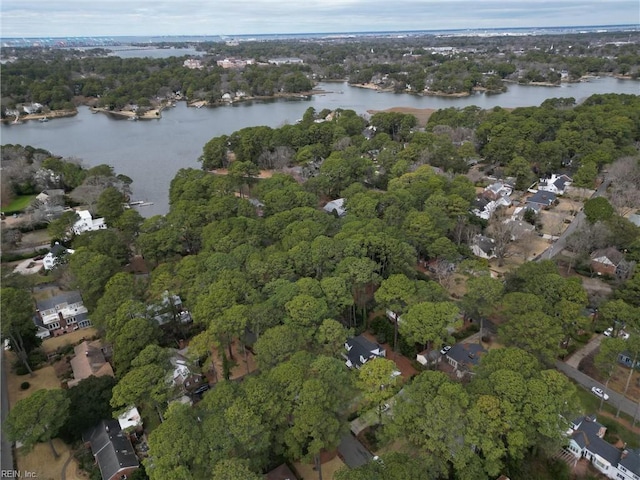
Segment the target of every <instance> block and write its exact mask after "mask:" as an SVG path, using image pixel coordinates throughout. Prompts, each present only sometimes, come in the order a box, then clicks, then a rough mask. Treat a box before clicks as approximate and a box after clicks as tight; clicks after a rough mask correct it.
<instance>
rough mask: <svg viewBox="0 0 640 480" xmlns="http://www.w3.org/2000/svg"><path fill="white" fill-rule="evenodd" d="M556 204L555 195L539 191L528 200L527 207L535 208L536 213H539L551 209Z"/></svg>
mask: <svg viewBox="0 0 640 480" xmlns="http://www.w3.org/2000/svg"><path fill="white" fill-rule="evenodd" d="M555 202H556V194H555V193H553V192H545V191H544V190H538V191H537V192H536V193H534V194H533V195H531V196H530V197H529V198H527V203H526V206H527V207H529V208H533V209H534V210H535V211H536V212H539V211H540V210H541V209H547V208H549V207H550V206H551V205H553V204H554V203H555Z"/></svg>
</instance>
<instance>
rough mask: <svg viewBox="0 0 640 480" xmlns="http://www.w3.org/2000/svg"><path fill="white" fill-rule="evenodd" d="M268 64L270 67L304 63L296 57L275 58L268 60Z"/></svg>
mask: <svg viewBox="0 0 640 480" xmlns="http://www.w3.org/2000/svg"><path fill="white" fill-rule="evenodd" d="M268 62H269V63H270V64H271V65H294V64H302V63H304V61H303V60H302V59H301V58H297V57H277V58H270V59H269V60H268Z"/></svg>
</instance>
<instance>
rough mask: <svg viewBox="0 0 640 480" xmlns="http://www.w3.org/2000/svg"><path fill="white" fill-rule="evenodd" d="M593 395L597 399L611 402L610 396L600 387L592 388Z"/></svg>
mask: <svg viewBox="0 0 640 480" xmlns="http://www.w3.org/2000/svg"><path fill="white" fill-rule="evenodd" d="M591 393H593V394H594V395H595V396H596V397H599V398H603V399H604V400H609V395H607V394H606V393H604V390H602V389H601V388H598V387H591Z"/></svg>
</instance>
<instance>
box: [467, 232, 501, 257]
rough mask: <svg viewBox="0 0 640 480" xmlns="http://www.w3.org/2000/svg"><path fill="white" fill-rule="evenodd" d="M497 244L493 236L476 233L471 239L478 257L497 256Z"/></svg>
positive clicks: (472, 247) (472, 246) (472, 248)
mask: <svg viewBox="0 0 640 480" xmlns="http://www.w3.org/2000/svg"><path fill="white" fill-rule="evenodd" d="M495 245H496V241H495V240H494V239H493V238H489V237H485V236H484V235H476V236H475V237H473V240H472V241H471V251H472V252H473V254H474V255H475V256H476V257H480V258H486V259H487V260H490V259H492V258H495V256H496V254H495V251H494V249H495Z"/></svg>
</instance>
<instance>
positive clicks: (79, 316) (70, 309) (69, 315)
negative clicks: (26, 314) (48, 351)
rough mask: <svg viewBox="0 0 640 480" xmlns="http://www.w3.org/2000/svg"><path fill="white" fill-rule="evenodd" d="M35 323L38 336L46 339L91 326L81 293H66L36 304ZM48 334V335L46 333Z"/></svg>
mask: <svg viewBox="0 0 640 480" xmlns="http://www.w3.org/2000/svg"><path fill="white" fill-rule="evenodd" d="M36 309H37V311H36V313H37V315H36V316H35V317H34V322H35V324H36V327H38V333H37V335H38V336H39V337H40V338H46V337H48V336H49V335H53V336H58V335H63V334H65V333H68V332H71V331H74V330H77V329H79V328H86V327H90V326H91V321H90V320H89V313H88V310H87V307H85V306H84V302H83V301H82V296H81V295H80V292H77V291H75V292H65V293H62V294H60V295H56V296H55V297H52V298H47V299H44V300H38V301H37V302H36ZM47 332H48V335H46V334H45V333H47Z"/></svg>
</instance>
